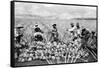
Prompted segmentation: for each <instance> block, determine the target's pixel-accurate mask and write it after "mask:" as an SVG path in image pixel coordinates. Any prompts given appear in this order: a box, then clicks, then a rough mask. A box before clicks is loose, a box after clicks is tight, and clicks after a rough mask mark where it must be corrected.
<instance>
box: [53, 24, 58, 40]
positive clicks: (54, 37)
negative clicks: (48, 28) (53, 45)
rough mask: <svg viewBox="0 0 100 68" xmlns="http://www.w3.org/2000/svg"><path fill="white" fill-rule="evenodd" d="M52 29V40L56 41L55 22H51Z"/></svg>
mask: <svg viewBox="0 0 100 68" xmlns="http://www.w3.org/2000/svg"><path fill="white" fill-rule="evenodd" d="M52 26H53V29H52V42H54V41H55V42H58V32H57V27H56V24H53V25H52Z"/></svg>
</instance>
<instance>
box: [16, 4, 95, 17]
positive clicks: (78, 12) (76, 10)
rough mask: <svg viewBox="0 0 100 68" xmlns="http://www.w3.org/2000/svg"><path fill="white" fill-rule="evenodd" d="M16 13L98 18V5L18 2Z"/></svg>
mask: <svg viewBox="0 0 100 68" xmlns="http://www.w3.org/2000/svg"><path fill="white" fill-rule="evenodd" d="M15 15H16V16H21V15H38V16H42V17H47V16H53V17H58V18H60V19H70V18H96V7H88V6H73V5H58V4H43V3H42V4H41V3H23V2H16V3H15Z"/></svg>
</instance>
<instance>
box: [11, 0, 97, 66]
mask: <svg viewBox="0 0 100 68" xmlns="http://www.w3.org/2000/svg"><path fill="white" fill-rule="evenodd" d="M13 4H14V5H12V6H13V7H12V8H13V10H14V11H13V14H12V17H14V18H12V19H14V20H13V22H12V23H11V24H13V27H14V28H13V30H12V32H13V33H12V34H14V35H13V38H11V39H12V40H13V42H12V43H13V45H11V47H12V48H11V49H12V50H11V54H12V56H11V58H13V59H11V61H14V63H13V64H14V65H13V66H15V67H23V66H40V65H58V64H74V63H90V62H97V61H98V53H97V51H98V44H97V41H98V30H97V26H98V22H97V6H95V5H78V4H63V3H46V2H20V1H13Z"/></svg>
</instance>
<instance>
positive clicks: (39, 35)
mask: <svg viewBox="0 0 100 68" xmlns="http://www.w3.org/2000/svg"><path fill="white" fill-rule="evenodd" d="M34 31H35V33H34V37H35V41H43V31H42V30H41V29H40V28H39V27H38V25H37V24H36V25H35V29H34Z"/></svg>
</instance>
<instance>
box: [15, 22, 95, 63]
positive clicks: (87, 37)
mask: <svg viewBox="0 0 100 68" xmlns="http://www.w3.org/2000/svg"><path fill="white" fill-rule="evenodd" d="M52 26H53V29H52V30H51V37H50V39H49V41H48V42H45V38H44V37H43V35H44V31H43V30H41V29H40V28H39V26H38V25H37V24H36V25H35V28H34V34H33V37H32V41H31V43H29V42H25V41H22V40H23V36H24V34H23V33H22V32H21V29H23V28H24V27H17V28H16V30H15V59H16V61H17V62H25V61H32V60H46V61H47V62H48V63H49V64H52V63H53V62H51V61H55V63H60V62H61V63H63V62H64V63H74V62H76V60H77V59H80V60H82V58H84V57H86V56H88V55H89V53H88V52H87V50H86V48H87V47H88V48H90V49H91V50H94V52H95V53H96V45H97V43H96V42H97V36H96V32H94V31H89V30H87V29H86V28H81V27H80V25H79V23H76V25H74V23H71V28H70V29H67V30H66V32H68V34H69V37H70V41H68V42H67V43H66V42H64V41H61V40H60V39H59V33H58V30H57V25H56V24H53V25H52ZM65 38H66V37H65ZM62 59H64V61H62ZM83 62H88V59H87V60H83ZM53 64H54V63H53Z"/></svg>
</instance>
